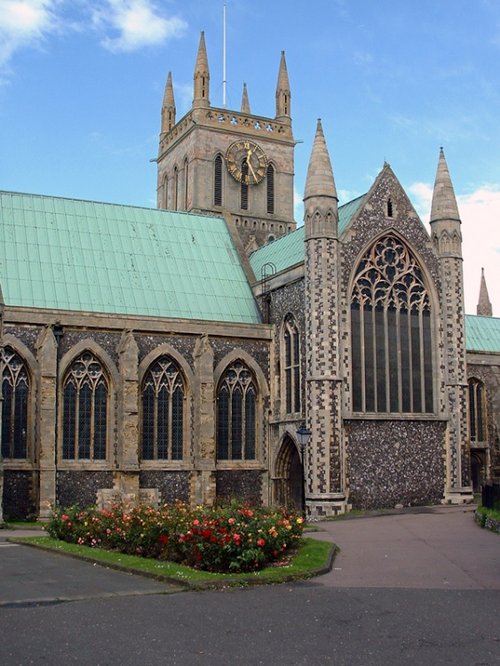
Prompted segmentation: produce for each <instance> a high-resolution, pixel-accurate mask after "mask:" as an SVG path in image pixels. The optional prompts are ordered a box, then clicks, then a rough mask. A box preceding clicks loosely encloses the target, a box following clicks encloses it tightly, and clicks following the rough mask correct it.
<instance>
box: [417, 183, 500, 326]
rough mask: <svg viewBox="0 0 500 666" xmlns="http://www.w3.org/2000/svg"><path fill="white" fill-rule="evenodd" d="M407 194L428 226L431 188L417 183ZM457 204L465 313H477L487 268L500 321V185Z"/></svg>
mask: <svg viewBox="0 0 500 666" xmlns="http://www.w3.org/2000/svg"><path fill="white" fill-rule="evenodd" d="M408 190H409V192H410V193H411V194H413V199H414V204H415V208H416V209H417V212H418V213H419V215H420V217H421V218H422V219H423V220H424V221H425V222H426V223H427V221H428V220H429V217H430V209H431V201H432V186H431V185H429V184H427V183H414V184H413V185H412V186H411V187H409V188H408ZM457 203H458V209H459V212H460V217H461V219H462V237H463V257H464V288H465V311H466V312H467V313H470V314H475V312H476V306H477V301H478V297H479V284H480V280H481V268H484V272H485V277H486V284H487V286H488V294H489V297H490V301H491V303H492V305H493V314H494V316H496V317H500V185H483V186H481V187H479V188H478V189H476V190H475V191H474V192H472V193H470V194H457Z"/></svg>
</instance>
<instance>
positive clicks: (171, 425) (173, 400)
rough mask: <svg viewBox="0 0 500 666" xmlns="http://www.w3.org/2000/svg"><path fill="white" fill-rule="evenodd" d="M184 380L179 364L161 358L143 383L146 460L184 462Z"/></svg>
mask: <svg viewBox="0 0 500 666" xmlns="http://www.w3.org/2000/svg"><path fill="white" fill-rule="evenodd" d="M184 395H185V390H184V381H183V378H182V375H181V371H180V369H179V366H178V365H177V363H176V362H175V361H174V360H173V359H172V358H171V357H170V356H167V355H165V356H161V357H160V358H158V359H156V361H154V363H153V364H152V365H151V366H150V367H149V369H148V371H147V372H146V374H145V376H144V381H143V383H142V459H143V460H182V457H183V439H184V437H183V432H184Z"/></svg>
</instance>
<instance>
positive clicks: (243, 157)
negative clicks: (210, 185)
mask: <svg viewBox="0 0 500 666" xmlns="http://www.w3.org/2000/svg"><path fill="white" fill-rule="evenodd" d="M226 166H227V170H228V171H229V173H230V174H231V176H232V177H233V178H234V179H235V180H237V181H238V182H240V183H245V184H246V185H256V184H257V183H260V181H261V180H262V179H263V178H264V176H265V175H266V168H267V157H266V154H265V153H264V151H263V150H262V148H261V147H260V146H259V145H258V144H256V143H254V142H253V141H248V140H247V139H241V140H240V141H235V142H234V143H232V144H231V145H230V146H229V148H228V149H227V151H226Z"/></svg>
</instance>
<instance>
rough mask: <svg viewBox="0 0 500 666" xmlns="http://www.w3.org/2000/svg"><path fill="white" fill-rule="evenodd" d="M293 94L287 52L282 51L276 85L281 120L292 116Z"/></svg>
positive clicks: (278, 111) (278, 116)
mask: <svg viewBox="0 0 500 666" xmlns="http://www.w3.org/2000/svg"><path fill="white" fill-rule="evenodd" d="M291 108H292V94H291V92H290V82H289V81H288V71H287V69H286V60H285V52H284V51H282V52H281V60H280V68H279V72H278V83H277V86H276V118H277V119H280V120H285V119H288V120H289V119H290V118H291Z"/></svg>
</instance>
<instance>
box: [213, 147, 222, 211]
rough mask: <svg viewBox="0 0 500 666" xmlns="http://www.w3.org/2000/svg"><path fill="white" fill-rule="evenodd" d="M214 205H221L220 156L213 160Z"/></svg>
mask: <svg viewBox="0 0 500 666" xmlns="http://www.w3.org/2000/svg"><path fill="white" fill-rule="evenodd" d="M214 206H222V157H221V156H220V155H217V157H216V158H215V161H214Z"/></svg>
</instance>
